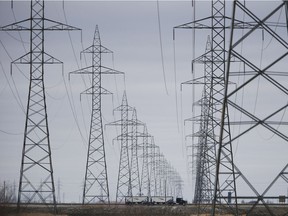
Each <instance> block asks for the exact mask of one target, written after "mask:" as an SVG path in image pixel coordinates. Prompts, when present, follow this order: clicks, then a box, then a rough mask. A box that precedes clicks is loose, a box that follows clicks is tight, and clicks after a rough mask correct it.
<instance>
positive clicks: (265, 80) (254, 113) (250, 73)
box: [217, 0, 288, 215]
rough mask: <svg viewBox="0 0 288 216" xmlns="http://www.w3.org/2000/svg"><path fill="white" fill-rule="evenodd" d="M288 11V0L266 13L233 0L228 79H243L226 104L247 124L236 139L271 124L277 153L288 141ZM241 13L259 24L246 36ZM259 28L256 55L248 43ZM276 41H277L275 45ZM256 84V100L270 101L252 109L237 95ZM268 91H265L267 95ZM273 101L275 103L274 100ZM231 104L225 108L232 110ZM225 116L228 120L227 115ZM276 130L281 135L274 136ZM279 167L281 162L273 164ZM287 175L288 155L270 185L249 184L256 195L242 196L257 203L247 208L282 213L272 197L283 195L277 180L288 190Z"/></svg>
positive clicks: (228, 91)
mask: <svg viewBox="0 0 288 216" xmlns="http://www.w3.org/2000/svg"><path fill="white" fill-rule="evenodd" d="M258 6H259V7H258V10H261V8H262V6H263V4H258ZM261 11H262V10H261ZM283 12H284V13H283ZM287 14H288V2H287V1H273V6H272V7H271V6H270V7H269V10H267V11H266V12H265V13H264V14H261V18H260V16H259V15H256V13H254V12H252V10H251V8H249V6H248V5H247V4H245V1H238V0H235V1H234V2H233V12H232V29H231V34H230V45H229V53H228V58H227V59H228V62H227V74H226V82H228V81H229V80H232V79H233V77H236V79H237V80H241V83H239V84H238V85H237V88H236V89H229V87H228V85H226V89H225V99H224V105H225V106H226V107H228V108H229V110H233V111H235V113H237V114H239V116H241V118H240V119H239V121H235V122H234V124H235V125H241V131H239V133H238V134H237V135H235V136H233V137H232V139H231V140H230V142H232V141H235V140H239V139H240V138H242V137H245V138H246V142H249V141H250V142H251V144H253V142H255V141H253V140H251V137H250V138H249V136H248V133H249V132H250V133H251V131H254V132H255V129H256V128H257V129H258V130H260V129H265V130H266V131H265V132H266V133H270V134H272V135H271V137H270V138H269V144H270V145H273V152H274V151H275V153H276V150H277V148H279V146H277V144H279V143H282V142H284V143H285V144H286V145H287V142H288V134H287V127H280V125H281V126H284V125H287V124H288V123H287V120H286V121H285V118H284V117H287V114H286V115H285V111H286V109H287V107H288V104H287V96H288V89H287V87H286V86H287V76H288V73H287V60H288V58H287V56H288V40H287V31H288V16H287ZM239 15H241V16H242V17H245V19H246V20H248V21H249V22H253V23H254V28H251V29H250V30H249V31H246V32H245V33H244V34H242V35H240V36H239V34H237V33H236V32H235V31H234V30H235V29H237V28H236V27H237V26H236V23H237V20H239V19H241V17H240V18H239ZM283 20H284V22H282V23H281V21H283ZM259 29H261V36H262V45H261V46H262V48H261V50H262V51H261V54H260V55H256V56H253V58H252V57H250V56H249V55H248V54H247V52H245V51H246V50H247V49H248V50H249V51H250V52H251V51H252V50H251V47H249V45H251V41H252V43H254V44H255V40H253V38H255V35H257V34H256V32H257V30H259ZM258 35H259V34H258ZM258 35H257V36H258ZM266 35H268V36H269V37H271V40H270V42H269V44H268V46H266V47H265V49H263V42H264V37H265V36H266ZM261 36H260V37H261ZM258 37H259V36H258ZM259 41H261V40H259ZM271 43H272V45H271V46H270V44H271ZM254 46H255V45H254ZM259 46H260V45H259ZM255 47H256V46H255ZM254 49H255V48H254ZM275 49H276V50H277V52H275ZM248 53H249V52H248ZM271 54H272V55H271ZM232 57H236V58H238V59H240V60H241V61H242V62H243V65H244V67H241V70H235V66H234V64H232V60H231V58H232ZM259 60H260V61H259ZM259 62H260V63H259ZM243 77H244V79H243ZM256 80H257V81H256ZM255 82H256V83H255ZM255 86H257V87H256V88H257V89H259V91H258V93H257V95H256V97H255V98H253V99H254V100H255V101H257V100H258V101H260V99H262V100H263V101H266V102H267V105H266V106H265V109H261V110H256V109H255V107H254V108H253V109H251V107H249V106H247V105H246V106H245V103H244V102H243V101H239V100H235V96H236V95H237V94H241V93H242V91H243V90H244V88H245V89H249V88H251V87H252V88H253V87H254V88H253V89H255ZM266 89H269V91H265V90H266ZM263 92H265V93H264V95H263ZM263 98H264V99H263ZM268 98H269V99H268ZM267 99H268V101H267ZM272 104H273V106H269V105H272ZM228 108H227V109H228ZM227 109H225V110H223V111H224V112H227ZM279 116H280V117H279ZM222 122H224V120H223V119H222ZM222 125H223V124H222ZM261 126H262V127H261ZM274 136H275V139H273V138H274ZM248 138H249V139H248ZM276 138H279V139H276ZM275 141H276V142H275ZM227 144H228V143H227V141H226V142H225V141H224V140H223V141H222V143H220V145H222V146H223V147H224V146H226V145H227ZM280 148H281V147H280ZM261 153H262V152H261V151H257V153H255V154H257V155H259V154H261ZM271 154H272V152H271ZM276 154H277V153H276ZM223 156H225V155H223V154H221V152H219V154H218V158H221V157H223ZM261 165H262V164H261ZM262 166H263V165H262ZM220 168H221V167H219V168H218V169H217V174H218V173H219V172H220V171H219V170H220ZM262 168H263V167H262ZM264 168H265V165H264ZM273 169H275V168H274V167H273ZM265 171H266V169H265ZM287 179H288V161H287V157H286V156H285V161H284V168H283V169H282V170H281V171H280V172H279V173H278V174H277V175H276V177H275V178H274V179H273V180H272V181H271V183H270V184H269V185H267V187H266V188H265V189H264V190H263V192H259V189H256V187H254V186H253V185H252V184H250V185H249V186H250V189H251V192H253V196H250V197H249V196H245V195H242V196H241V197H242V199H251V197H252V198H254V199H253V200H254V201H255V202H254V204H253V205H252V207H251V208H250V209H249V210H247V211H246V214H247V215H250V214H253V213H254V210H255V209H256V207H257V206H258V205H259V204H261V206H264V207H265V211H264V210H263V214H265V215H267V214H268V215H280V214H279V213H277V212H276V210H275V208H273V207H272V208H271V206H270V205H269V203H268V200H273V201H275V200H279V196H277V194H276V195H275V191H273V190H272V189H273V188H274V187H275V186H276V185H277V183H280V184H281V188H282V190H283V188H287V185H288V181H287ZM273 201H272V202H273ZM286 214H287V212H286ZM283 215H285V214H283Z"/></svg>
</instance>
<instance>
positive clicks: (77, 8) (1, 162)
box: [0, 1, 288, 202]
mask: <svg viewBox="0 0 288 216" xmlns="http://www.w3.org/2000/svg"><path fill="white" fill-rule="evenodd" d="M269 4H270V5H271V4H272V3H271V2H270V3H269V2H267V4H266V5H265V4H263V9H261V13H265V12H266V11H269ZM64 6H65V7H64V8H65V10H63V7H62V1H52V2H51V1H48V2H46V11H45V12H46V13H45V16H46V17H47V18H50V19H53V20H56V21H61V22H63V23H65V22H66V20H67V22H68V24H69V25H73V26H76V27H79V28H81V29H82V43H81V33H80V32H76V31H75V32H70V33H69V34H68V33H67V32H48V33H47V34H46V35H45V40H46V42H45V46H46V47H45V50H46V52H47V53H49V54H51V55H53V56H54V57H56V58H57V59H60V60H61V61H63V62H64V75H63V76H62V72H61V66H57V65H56V66H46V67H45V84H46V92H47V107H48V118H49V130H50V139H51V147H52V157H53V158H52V160H53V166H54V171H55V175H54V178H55V181H57V180H58V179H60V180H61V193H65V201H75V202H78V201H79V197H81V196H82V183H83V179H84V171H85V160H86V151H87V139H88V131H89V123H90V97H89V96H85V95H84V96H82V98H81V101H80V96H79V94H80V92H82V91H84V90H85V89H86V88H87V85H88V83H89V79H87V77H83V78H82V77H81V76H78V75H77V76H75V75H72V76H71V77H70V81H69V80H68V72H70V71H73V70H76V69H78V67H80V68H81V67H83V66H86V63H87V65H89V64H90V62H91V56H89V55H86V56H85V58H84V57H83V56H82V59H80V51H81V50H82V49H83V48H86V47H88V46H90V45H91V43H92V38H93V33H94V29H95V25H96V24H97V25H98V26H99V30H100V34H101V41H102V44H103V45H104V46H106V47H108V48H109V49H111V50H113V51H114V61H112V57H111V56H109V55H108V56H105V57H104V62H103V65H107V66H109V67H114V66H115V69H117V70H120V71H123V72H125V82H124V79H123V76H121V75H118V76H117V77H115V76H110V77H108V76H107V77H105V78H104V80H103V81H104V83H103V86H104V87H105V88H106V89H108V90H110V91H111V92H113V93H114V96H113V98H112V97H111V96H105V97H106V98H105V99H104V100H103V115H104V123H105V124H106V123H109V122H111V121H114V120H115V119H119V115H118V114H117V113H115V116H113V115H112V110H113V108H114V107H117V106H118V105H119V104H120V103H121V97H122V94H123V90H124V89H126V91H127V97H128V103H129V105H130V106H134V107H136V109H137V114H138V118H139V120H141V121H142V122H145V123H147V127H148V132H149V133H150V134H151V135H153V136H154V137H155V144H157V145H159V146H160V148H161V151H162V152H163V153H164V155H165V156H166V158H167V159H168V161H171V163H172V165H173V166H174V167H175V168H176V169H177V170H178V172H179V173H180V174H181V176H182V178H183V179H184V181H185V182H184V183H185V187H184V188H185V189H184V197H185V198H187V199H189V200H191V199H192V192H193V190H192V189H191V185H190V183H191V182H190V181H189V180H188V178H187V172H186V158H185V157H186V152H185V140H184V136H185V135H187V134H190V133H191V132H190V130H191V128H189V125H186V126H185V127H184V125H183V120H184V119H186V118H189V117H191V110H192V107H191V103H192V99H191V96H192V94H191V87H190V86H186V87H184V88H183V90H182V92H180V83H181V82H184V81H187V80H189V79H191V59H192V32H191V31H189V30H177V32H176V39H175V41H173V27H174V26H177V25H180V24H183V23H186V22H189V21H191V19H192V7H191V2H190V1H160V2H159V6H160V18H161V35H162V42H163V55H164V56H163V57H164V68H165V75H166V85H167V89H168V95H167V94H166V91H165V83H164V77H163V72H162V63H161V52H160V41H159V26H158V14H157V2H156V1H125V2H123V1H68V2H65V5H64ZM257 6H259V2H258V3H256V4H254V5H253V8H257ZM261 6H262V3H261ZM197 8H198V10H197V13H196V16H197V18H202V17H206V16H209V15H210V4H209V2H207V1H201V2H198V5H197ZM13 10H14V14H15V17H16V20H22V19H25V18H28V17H29V10H30V4H29V2H27V1H21V2H14V9H13ZM227 14H231V4H230V2H228V3H227ZM65 16H66V17H65ZM65 19H66V20H65ZM13 22H15V20H14V17H13V11H12V10H11V7H10V1H8V2H7V1H0V26H3V25H6V24H9V23H13ZM228 32H229V31H227V35H229V34H228ZM208 34H210V32H209V31H207V30H206V31H198V32H197V34H196V47H195V48H196V56H199V55H201V54H202V53H203V52H204V51H205V42H206V38H207V36H208ZM21 37H22V40H23V42H24V43H23V44H22V42H21V40H20V37H19V33H17V32H10V33H9V34H8V33H5V32H0V39H1V43H2V44H3V45H4V46H5V48H6V49H7V51H8V53H9V55H10V56H11V58H12V59H13V60H14V59H17V58H18V57H20V56H22V55H23V54H24V53H26V52H27V50H29V33H27V32H21ZM259 37H261V33H260V34H259V35H255V41H259V40H260V39H258V38H259ZM70 40H71V41H70ZM71 42H72V44H73V46H72V45H71ZM272 43H273V42H272ZM264 44H265V45H268V44H269V36H267V37H265V41H264ZM254 45H255V47H256V48H255V49H254V50H255V51H256V50H257V52H255V55H259V53H260V52H259V45H260V49H261V43H258V44H254ZM174 46H175V49H174ZM271 46H273V44H272V45H271ZM271 46H270V48H271ZM24 47H25V48H24ZM274 47H277V46H274ZM270 48H269V49H267V50H271V49H272V48H271V49H270ZM25 50H26V51H25ZM73 50H74V52H75V56H74V53H73ZM272 50H273V49H272ZM249 52H250V51H248V53H249ZM267 53H268V52H267ZM174 55H175V59H176V65H174ZM10 62H11V59H10V58H9V56H8V54H7V53H6V52H5V50H4V47H3V46H2V45H1V49H0V63H1V65H0V66H1V67H0V107H1V108H0V118H1V121H0V145H1V151H0V181H3V180H9V181H11V182H13V181H16V183H17V184H18V179H19V169H20V160H21V150H22V144H23V131H24V124H25V113H24V112H23V108H24V109H26V103H27V91H28V80H27V77H28V67H25V66H22V65H19V66H18V67H19V69H20V70H21V72H20V71H19V70H18V68H17V67H15V66H13V77H11V76H10ZM175 66H176V80H175V74H174V67H175ZM284 66H286V68H287V63H286V65H285V64H284ZM198 71H199V72H198ZM202 71H203V66H201V65H198V66H197V73H198V76H200V75H199V74H201V73H202ZM196 76H197V75H196ZM83 79H84V80H85V82H86V86H85V84H84V82H83ZM175 84H176V89H175ZM9 85H10V86H11V88H10V86H9ZM65 85H66V87H65ZM15 86H16V87H17V92H18V93H17V92H16V88H15ZM195 90H196V99H199V98H200V96H201V91H202V90H201V88H200V87H197V88H196V89H195ZM262 90H263V89H262ZM264 90H266V88H265V87H264ZM12 91H13V94H14V96H13V94H12ZM248 92H250V93H251V92H252V93H253V92H254V93H255V87H253V88H251V90H249V91H248ZM262 92H264V91H262ZM17 94H19V98H20V99H21V102H20V101H19V98H18V96H17ZM175 94H177V97H176V95H175ZM276 94H277V93H276ZM245 95H249V96H250V94H249V93H247V94H245ZM265 96H266V94H264V95H262V99H263V98H264V99H265ZM15 97H16V98H17V99H16V98H15ZM245 97H246V96H245ZM176 98H177V103H176ZM247 98H249V97H247ZM69 99H70V101H71V102H72V103H73V106H72V108H71V106H70V104H69ZM264 99H263V101H261V100H260V101H259V104H260V105H258V107H260V106H261V109H260V108H259V110H262V108H263V107H267V106H268V105H270V104H271V102H270V101H267V100H264ZM274 99H275V103H277V98H274ZM254 100H255V99H253V98H252V97H251V101H254ZM20 103H21V104H22V105H23V108H21V107H20V105H19V104H20ZM247 103H248V104H249V101H248V102H247ZM195 109H196V111H197V112H199V108H195ZM72 110H73V112H74V115H75V116H76V117H73V113H72ZM177 111H178V113H177ZM232 116H233V114H232ZM285 117H286V120H287V116H286V115H285ZM75 118H76V119H75ZM284 120H285V119H284ZM76 122H77V124H78V126H79V128H80V131H81V133H82V134H83V138H81V135H80V132H79V130H78V128H77V124H76ZM237 130H238V129H237V128H236V129H234V131H237ZM117 133H118V134H119V129H118V132H117V130H116V129H115V128H111V127H106V130H105V135H106V140H105V141H106V150H107V161H108V173H109V183H110V191H111V196H112V199H114V198H115V190H116V188H115V187H116V180H117V171H118V162H119V154H120V151H119V150H120V148H119V147H120V145H119V143H116V142H115V143H114V145H113V143H112V139H113V138H114V137H115V136H116V135H117ZM255 134H256V135H255ZM253 136H254V137H255V139H253V145H252V144H251V141H247V142H245V141H246V140H245V139H244V142H239V143H236V144H235V152H237V154H236V155H235V158H236V162H237V163H238V164H241V165H239V167H240V168H243V169H244V170H245V171H244V173H245V172H246V173H247V175H248V176H249V177H250V178H251V179H252V181H253V183H255V184H256V185H258V186H257V187H259V188H260V190H261V189H262V188H265V187H266V186H267V185H268V184H269V183H270V181H271V179H273V178H274V177H275V175H276V173H277V172H279V171H280V170H281V169H282V168H283V166H284V165H285V164H286V163H287V150H288V147H287V143H284V142H283V141H282V140H280V139H278V138H276V140H274V141H273V143H276V144H278V146H277V148H276V147H275V148H276V150H277V149H279V151H276V152H277V153H273V154H271V151H272V150H273V152H274V150H275V148H274V147H272V148H271V145H269V144H270V143H271V142H270V139H269V138H270V136H271V134H269V133H266V132H264V133H263V131H262V130H260V129H259V130H258V129H256V132H255V133H253ZM250 138H251V137H250ZM274 138H275V137H274ZM241 141H243V140H241ZM254 141H255V144H254ZM273 145H274V144H273ZM279 145H280V146H279ZM260 149H261V152H263V154H262V153H261V154H259V151H260ZM265 163H266V167H265V169H263V166H261V165H263V164H265ZM254 165H255V167H254ZM256 165H257V166H256ZM259 167H262V168H259ZM256 169H257V173H258V174H259V175H258V174H257V175H256V177H254V176H253V174H254V173H255V170H256ZM267 173H268V175H267ZM257 176H258V177H257ZM267 176H269V177H268V179H267V180H264V178H267ZM270 176H271V177H270ZM56 185H57V182H56ZM281 190H282V189H280V191H281ZM278 191H279V190H278ZM283 193H285V192H283Z"/></svg>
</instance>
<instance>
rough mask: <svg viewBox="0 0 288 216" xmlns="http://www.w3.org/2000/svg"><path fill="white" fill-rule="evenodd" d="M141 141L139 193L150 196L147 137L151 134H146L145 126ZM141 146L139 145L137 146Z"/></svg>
mask: <svg viewBox="0 0 288 216" xmlns="http://www.w3.org/2000/svg"><path fill="white" fill-rule="evenodd" d="M142 137H143V143H142V159H143V160H142V170H141V181H140V190H141V195H143V196H148V197H150V196H151V187H150V186H151V183H150V175H149V138H151V136H150V135H149V134H148V131H147V126H146V125H145V127H144V132H143V135H142ZM139 147H140V148H141V145H140V146H139Z"/></svg>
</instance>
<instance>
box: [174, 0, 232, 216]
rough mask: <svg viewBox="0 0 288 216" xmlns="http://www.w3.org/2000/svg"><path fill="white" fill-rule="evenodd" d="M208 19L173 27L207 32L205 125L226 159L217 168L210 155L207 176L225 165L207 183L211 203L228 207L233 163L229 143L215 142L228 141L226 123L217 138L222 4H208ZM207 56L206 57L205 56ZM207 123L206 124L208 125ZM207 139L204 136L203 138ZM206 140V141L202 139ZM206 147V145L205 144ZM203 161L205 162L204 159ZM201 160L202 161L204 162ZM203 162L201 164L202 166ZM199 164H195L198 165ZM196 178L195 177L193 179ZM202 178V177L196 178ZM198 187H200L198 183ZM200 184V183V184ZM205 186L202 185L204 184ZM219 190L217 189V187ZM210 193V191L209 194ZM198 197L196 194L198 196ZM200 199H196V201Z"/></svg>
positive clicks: (222, 59)
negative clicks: (208, 71) (208, 68)
mask: <svg viewBox="0 0 288 216" xmlns="http://www.w3.org/2000/svg"><path fill="white" fill-rule="evenodd" d="M211 11H212V12H211V16H210V17H207V18H205V19H202V20H200V21H194V22H192V23H188V24H184V25H181V26H177V27H176V28H189V29H191V28H195V29H196V28H199V29H205V28H208V29H211V38H212V40H211V51H210V55H211V77H212V79H211V80H210V81H211V82H210V86H209V88H210V90H209V109H210V110H209V111H208V113H209V115H208V118H207V119H209V122H210V123H211V126H210V127H211V130H209V131H210V132H209V133H211V134H213V136H212V137H211V138H212V142H213V143H214V147H213V148H216V149H218V150H219V151H221V152H223V153H224V154H225V155H226V156H225V157H222V158H220V159H219V160H217V164H216V163H215V161H216V158H215V155H210V156H209V157H210V161H214V163H211V164H209V171H208V170H206V171H208V173H212V172H213V171H214V172H215V171H216V168H217V166H219V165H220V164H225V166H223V168H224V169H223V170H221V172H220V173H219V176H217V177H216V178H215V179H210V180H209V181H212V182H214V183H213V188H211V189H213V190H214V191H215V193H214V199H213V203H216V202H220V201H221V200H222V199H223V200H225V202H226V203H227V204H228V200H227V195H224V192H226V193H227V192H230V193H233V194H234V195H235V196H236V184H235V171H234V163H233V152H232V146H231V143H230V142H228V143H229V144H228V145H226V146H225V147H224V148H222V146H221V148H220V146H219V140H229V139H230V125H229V123H228V124H226V125H225V127H223V133H221V136H219V135H220V129H221V122H220V119H221V117H222V113H223V110H222V104H223V99H224V87H225V86H224V84H225V82H224V78H225V69H226V68H225V60H226V49H225V38H226V37H225V29H226V23H225V20H226V16H225V1H223V0H212V1H211ZM203 20H204V21H205V20H208V21H209V20H211V25H208V26H207V24H206V25H204V24H202V22H203ZM207 55H208V53H207ZM224 119H225V120H226V122H229V115H228V113H226V114H225V116H224ZM210 123H209V124H210ZM206 136H207V135H206ZM204 139H206V138H204ZM205 145H206V144H205ZM206 159H207V158H206ZM204 160H205V159H204ZM206 162H207V161H204V164H205V163H206ZM198 163H199V162H198ZM197 174H200V175H206V174H207V173H201V172H200V173H197ZM218 177H219V178H220V177H221V183H219V178H218ZM196 178H197V177H196ZM200 178H202V177H200ZM198 184H200V183H199V182H198ZM201 184H202V183H201ZM204 184H205V183H204ZM220 186H221V187H220ZM211 189H210V190H211ZM199 195H200V194H199ZM199 198H200V197H197V199H199ZM234 201H235V203H234V204H235V205H236V212H235V213H236V214H237V200H234Z"/></svg>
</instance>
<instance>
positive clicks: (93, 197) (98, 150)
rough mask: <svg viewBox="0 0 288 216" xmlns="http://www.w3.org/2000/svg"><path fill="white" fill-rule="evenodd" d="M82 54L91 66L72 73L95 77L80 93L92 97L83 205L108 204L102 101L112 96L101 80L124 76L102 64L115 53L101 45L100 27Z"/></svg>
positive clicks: (96, 29)
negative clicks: (105, 97) (90, 56)
mask: <svg viewBox="0 0 288 216" xmlns="http://www.w3.org/2000/svg"><path fill="white" fill-rule="evenodd" d="M82 53H89V54H91V55H92V65H91V66H89V67H86V68H83V69H79V70H76V71H73V72H71V73H72V74H88V75H91V76H92V79H91V80H92V86H91V87H90V88H88V89H87V90H85V91H84V92H82V93H81V94H89V95H91V96H92V103H91V104H92V113H91V124H90V133H89V143H88V152H87V162H86V171H85V181H84V190H83V200H82V203H83V204H89V203H95V202H100V203H109V187H108V175H107V165H106V155H105V145H104V135H103V123H102V107H101V101H102V95H103V94H111V93H110V92H109V91H108V90H106V89H105V88H103V87H102V82H101V80H102V78H101V77H102V75H105V74H108V75H109V74H123V73H122V72H119V71H116V70H114V69H111V68H108V67H105V66H103V65H102V63H101V58H102V57H101V56H102V54H105V53H112V51H111V50H109V49H107V48H106V47H104V46H102V44H101V39H100V33H99V29H98V26H96V28H95V32H94V37H93V44H92V45H91V46H90V47H88V48H87V49H85V50H84V51H82Z"/></svg>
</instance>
